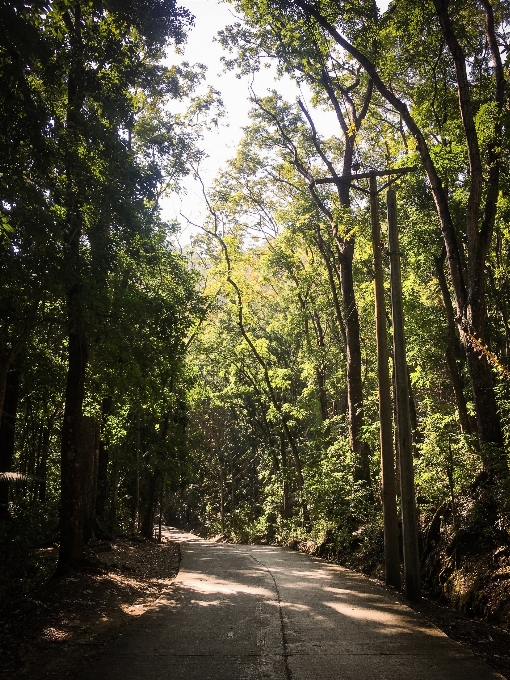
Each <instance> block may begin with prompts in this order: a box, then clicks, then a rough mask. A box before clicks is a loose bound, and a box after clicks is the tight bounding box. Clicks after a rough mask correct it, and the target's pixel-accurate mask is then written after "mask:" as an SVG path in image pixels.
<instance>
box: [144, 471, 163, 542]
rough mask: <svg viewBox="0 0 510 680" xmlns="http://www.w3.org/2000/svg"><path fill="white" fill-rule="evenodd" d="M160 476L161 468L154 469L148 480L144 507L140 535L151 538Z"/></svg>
mask: <svg viewBox="0 0 510 680" xmlns="http://www.w3.org/2000/svg"><path fill="white" fill-rule="evenodd" d="M161 476H162V475H161V470H155V471H154V472H153V474H152V475H151V478H150V481H149V495H148V498H147V506H146V508H145V514H144V518H143V522H142V531H141V533H142V536H144V537H145V538H152V537H153V535H154V517H155V515H156V506H157V503H158V489H159V484H160V480H161Z"/></svg>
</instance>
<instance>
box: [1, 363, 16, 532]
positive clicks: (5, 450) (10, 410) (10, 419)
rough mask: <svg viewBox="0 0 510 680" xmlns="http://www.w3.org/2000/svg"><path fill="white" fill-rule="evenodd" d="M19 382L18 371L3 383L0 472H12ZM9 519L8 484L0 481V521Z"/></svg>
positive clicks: (10, 372) (8, 375)
mask: <svg viewBox="0 0 510 680" xmlns="http://www.w3.org/2000/svg"><path fill="white" fill-rule="evenodd" d="M19 382H20V372H19V369H18V368H14V369H12V370H10V371H9V372H8V374H7V379H6V381H5V383H6V385H5V391H4V402H3V412H2V419H1V422H0V472H11V471H12V463H13V460H14V444H15V430H16V414H17V410H18V397H19ZM9 517H10V514H9V484H8V482H7V481H0V520H2V519H8V518H9Z"/></svg>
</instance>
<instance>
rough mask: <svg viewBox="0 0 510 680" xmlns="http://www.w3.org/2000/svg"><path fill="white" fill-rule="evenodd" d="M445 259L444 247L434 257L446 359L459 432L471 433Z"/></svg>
mask: <svg viewBox="0 0 510 680" xmlns="http://www.w3.org/2000/svg"><path fill="white" fill-rule="evenodd" d="M445 259H446V249H445V248H443V250H442V252H441V254H440V255H439V256H438V257H436V258H434V261H435V265H436V274H437V280H438V282H439V287H440V289H441V295H442V297H443V305H444V309H445V313H446V325H447V331H448V341H447V345H446V352H445V355H446V361H447V363H448V369H449V372H450V378H451V381H452V387H453V392H454V395H455V403H456V405H457V413H458V414H459V423H460V429H461V432H463V433H464V434H471V423H470V422H469V414H468V410H467V403H466V398H465V396H464V386H463V380H462V376H461V373H460V369H459V365H458V363H457V351H456V349H457V336H456V330H455V329H456V326H455V315H454V312H453V305H452V299H451V297H450V291H449V289H448V283H447V281H446V276H445V273H444V261H445Z"/></svg>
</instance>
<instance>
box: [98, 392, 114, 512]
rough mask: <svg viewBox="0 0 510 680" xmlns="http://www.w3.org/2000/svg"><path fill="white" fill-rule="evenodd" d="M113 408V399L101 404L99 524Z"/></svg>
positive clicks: (103, 510) (103, 505)
mask: <svg viewBox="0 0 510 680" xmlns="http://www.w3.org/2000/svg"><path fill="white" fill-rule="evenodd" d="M112 408H113V399H112V397H106V398H105V399H103V402H102V404H101V435H100V440H99V457H98V462H97V497H96V517H97V519H98V521H99V522H101V521H102V520H103V519H104V516H105V510H106V499H107V495H108V494H107V489H108V459H109V452H108V442H107V441H106V426H107V424H108V418H109V416H110V413H111V411H112Z"/></svg>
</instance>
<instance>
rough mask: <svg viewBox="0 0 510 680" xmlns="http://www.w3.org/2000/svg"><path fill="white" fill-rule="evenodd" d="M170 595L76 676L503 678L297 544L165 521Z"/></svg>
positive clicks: (152, 679) (171, 679)
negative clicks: (234, 538)
mask: <svg viewBox="0 0 510 680" xmlns="http://www.w3.org/2000/svg"><path fill="white" fill-rule="evenodd" d="M167 535H168V536H170V537H171V538H172V539H173V540H177V541H180V542H181V544H182V545H181V549H182V557H183V559H182V563H181V569H180V572H179V575H178V577H177V579H176V581H175V584H174V586H173V587H172V588H171V590H170V591H169V592H168V594H167V595H166V597H164V598H161V599H160V600H158V602H157V604H156V605H155V606H154V607H152V608H151V609H150V610H149V611H147V612H146V613H145V614H143V615H142V616H141V617H140V618H138V619H137V620H136V621H134V622H133V624H132V625H131V626H130V627H129V629H128V630H127V632H126V633H125V634H124V635H123V636H122V637H121V638H119V640H117V642H116V643H115V644H114V645H112V646H111V647H110V648H109V650H107V651H106V652H105V655H104V656H103V657H102V659H101V661H99V662H98V663H96V664H94V665H93V666H91V667H90V669H88V670H87V671H86V672H85V673H83V674H82V675H80V680H142V679H143V680H495V679H496V678H501V677H502V676H500V675H498V674H497V673H496V672H495V671H492V670H491V669H490V668H489V667H487V666H485V665H484V664H483V663H481V662H480V661H478V660H477V659H475V657H474V656H472V655H471V654H470V653H469V652H467V651H466V650H465V649H464V648H463V647H461V646H460V645H458V644H457V643H455V642H453V641H452V640H450V639H449V638H448V637H447V636H446V635H444V634H443V633H442V632H441V631H439V630H438V629H437V628H434V627H433V626H432V625H430V624H429V623H427V621H425V619H423V618H422V617H421V616H419V615H418V614H416V613H415V612H413V611H412V610H410V609H408V608H407V607H405V606H403V605H402V604H399V603H396V602H395V601H394V600H392V598H391V597H390V596H388V594H387V593H386V592H385V591H384V590H383V589H382V588H379V587H378V586H377V585H376V584H373V583H371V582H370V581H368V580H367V579H365V578H364V577H363V576H360V575H358V574H355V573H353V572H351V571H348V570H346V569H343V568H341V567H339V566H336V565H331V564H327V563H325V562H322V561H321V560H318V559H314V558H311V557H309V556H307V555H302V554H300V553H296V552H294V551H291V550H285V549H282V548H273V547H270V546H245V545H224V544H218V543H211V542H208V541H205V540H201V539H197V538H196V537H195V536H193V535H191V534H185V533H183V532H179V531H177V530H167Z"/></svg>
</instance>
